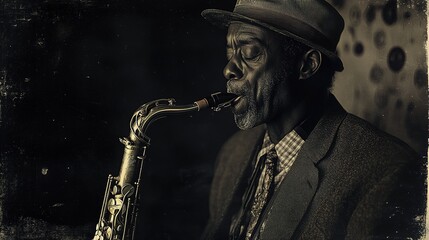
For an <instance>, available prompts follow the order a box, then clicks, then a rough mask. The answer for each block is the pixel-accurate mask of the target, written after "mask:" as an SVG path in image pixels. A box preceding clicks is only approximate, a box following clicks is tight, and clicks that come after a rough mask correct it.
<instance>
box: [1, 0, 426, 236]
mask: <svg viewBox="0 0 429 240" xmlns="http://www.w3.org/2000/svg"><path fill="white" fill-rule="evenodd" d="M330 2H331V3H332V4H333V5H334V6H335V7H336V8H337V9H338V10H339V11H340V13H341V14H342V16H343V17H344V19H345V22H346V27H345V30H344V33H343V36H342V39H341V41H340V43H339V45H338V52H339V55H340V57H341V58H342V60H343V62H344V65H345V70H344V71H343V72H341V73H338V74H337V75H336V80H335V85H334V88H333V92H334V94H335V95H336V96H337V97H338V99H339V100H340V102H341V103H342V104H343V106H344V107H345V108H346V109H347V110H348V111H350V112H352V113H354V114H356V115H358V116H360V117H362V118H364V119H367V120H368V121H370V122H371V123H373V124H374V125H375V126H377V127H379V128H380V129H383V130H385V131H387V132H389V133H391V134H393V135H395V136H397V137H399V138H401V139H402V140H404V141H405V142H407V143H408V144H409V145H410V146H412V147H413V148H414V149H415V150H416V151H417V152H418V153H420V155H421V156H425V154H426V152H427V78H428V77H427V67H426V66H427V64H426V57H425V56H426V55H425V54H426V51H425V41H426V37H427V36H426V14H425V13H426V2H425V1H423V0H397V1H395V0H371V1H366V0H365V1H351V0H348V1H347V0H342V1H341V0H332V1H330ZM0 4H1V5H0V6H1V10H0V11H1V13H0V22H1V24H0V28H1V31H0V40H1V41H0V57H1V60H0V131H1V132H0V154H1V155H0V158H1V159H0V222H1V227H0V239H90V238H92V235H93V232H94V230H95V224H96V221H97V220H98V215H99V211H100V208H101V201H102V196H103V192H104V187H105V182H106V177H107V175H108V174H109V173H112V174H117V173H118V171H119V165H120V159H121V155H122V151H123V148H122V145H121V144H120V143H119V141H118V138H119V137H122V136H126V135H127V134H128V121H129V118H130V117H131V114H132V113H133V111H134V110H135V109H136V108H137V107H138V106H139V105H141V104H143V103H145V102H148V101H150V100H154V99H158V98H166V97H174V98H175V99H176V100H177V103H178V104H187V103H190V102H193V101H194V100H196V99H198V98H200V97H203V96H205V95H207V94H210V93H212V92H216V91H223V90H225V86H224V85H225V81H224V79H223V76H222V68H223V65H224V64H225V62H226V59H225V56H224V55H225V53H224V45H225V40H224V35H225V32H224V31H222V30H218V29H216V28H214V27H212V26H211V25H210V24H209V23H207V22H205V21H204V20H203V19H202V18H201V17H200V12H201V11H202V10H203V9H206V8H222V9H232V8H233V6H234V2H233V1H228V2H225V1H222V2H220V1H214V0H204V1H202V0H187V1H180V2H179V1H173V0H166V1H156V0H151V1H131V0H125V1H119V0H118V1H113V0H110V1H98V0H69V1H66V0H62V1H61V0H60V1H50V0H44V1H42V0H40V1H33V0H31V1H30V0H7V1H6V0H3V1H0ZM235 131H237V130H236V127H235V126H234V123H233V118H232V115H231V113H229V112H228V111H224V112H218V113H214V112H209V111H207V112H201V113H198V114H192V115H184V116H178V117H174V118H167V119H163V120H160V121H159V122H157V123H156V124H154V125H153V127H151V129H150V131H149V136H150V137H151V138H152V145H151V147H150V149H149V153H148V155H149V159H148V160H147V162H146V164H145V169H144V176H143V191H142V211H141V213H142V214H141V217H140V219H139V228H138V236H139V238H138V239H197V238H198V236H199V235H200V233H201V231H202V229H203V227H204V224H205V222H206V220H207V217H208V208H207V204H208V203H207V201H208V191H209V186H210V181H211V176H212V171H213V164H214V160H215V157H216V153H217V151H218V150H219V148H220V147H221V145H222V143H223V142H224V141H225V140H226V139H227V138H228V137H229V136H230V135H231V134H232V133H233V132H235ZM424 160H425V161H426V158H424Z"/></svg>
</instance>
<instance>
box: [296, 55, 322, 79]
mask: <svg viewBox="0 0 429 240" xmlns="http://www.w3.org/2000/svg"><path fill="white" fill-rule="evenodd" d="M320 65H322V53H320V51H318V50H315V49H310V50H308V51H307V52H306V53H305V54H304V56H303V57H302V61H301V66H300V69H299V79H300V80H301V79H303V80H304V79H308V78H310V77H311V76H313V75H314V74H315V73H316V72H317V70H319V67H320Z"/></svg>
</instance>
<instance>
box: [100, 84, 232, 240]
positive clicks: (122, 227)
mask: <svg viewBox="0 0 429 240" xmlns="http://www.w3.org/2000/svg"><path fill="white" fill-rule="evenodd" d="M237 97H238V96H237V95H235V94H231V93H221V92H217V93H213V94H211V95H210V96H208V97H206V98H203V99H201V100H198V101H195V102H194V103H193V104H188V105H176V104H175V100H174V99H172V98H169V99H158V100H155V101H151V102H148V103H146V104H143V105H142V106H140V107H139V108H138V109H137V110H136V111H135V112H134V114H133V116H132V117H131V120H130V135H129V136H128V137H124V138H120V142H121V143H122V144H123V145H124V154H123V157H122V162H121V168H120V170H119V175H118V176H117V177H113V176H112V175H109V177H108V180H107V185H106V190H105V193H104V199H103V204H102V207H101V213H100V217H99V221H98V224H97V225H96V232H95V235H94V238H93V239H94V240H132V239H134V234H135V229H136V223H137V215H138V213H139V202H140V187H141V177H142V169H143V162H144V159H145V158H146V149H147V147H149V145H150V138H149V137H148V136H146V131H147V129H148V128H149V126H150V124H151V123H152V122H155V121H156V120H158V119H161V118H164V117H166V116H169V115H177V114H185V113H189V112H195V111H200V110H202V109H206V108H211V109H213V110H214V111H220V110H222V109H223V108H227V107H229V106H231V104H232V102H233V101H234V100H235V99H237Z"/></svg>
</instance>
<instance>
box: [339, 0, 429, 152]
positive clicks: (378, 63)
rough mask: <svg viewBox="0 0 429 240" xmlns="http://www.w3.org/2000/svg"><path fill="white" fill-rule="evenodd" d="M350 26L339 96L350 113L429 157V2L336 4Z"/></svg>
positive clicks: (382, 0) (376, 0) (342, 52)
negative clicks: (428, 7)
mask: <svg viewBox="0 0 429 240" xmlns="http://www.w3.org/2000/svg"><path fill="white" fill-rule="evenodd" d="M331 3H333V4H334V6H336V8H337V9H338V10H339V11H340V13H341V15H342V16H343V18H344V20H345V24H346V26H345V31H344V32H343V35H342V37H341V40H340V43H339V45H338V48H337V49H338V52H339V54H340V56H341V59H342V60H343V62H344V65H345V70H344V71H343V72H342V73H339V74H337V76H336V82H335V86H334V93H335V95H336V96H337V97H338V99H339V100H340V102H341V103H342V104H343V106H344V107H345V108H346V109H347V110H348V111H350V112H352V113H354V114H356V115H358V116H360V117H362V118H364V119H366V120H368V121H370V122H371V123H373V124H374V125H375V126H377V127H378V128H380V129H382V130H384V131H386V132H388V133H390V134H393V135H395V136H397V137H398V138H400V139H402V140H403V141H405V142H407V143H408V144H409V145H410V146H412V147H413V148H414V149H415V150H416V151H418V152H419V153H421V154H422V155H423V154H425V153H426V152H427V82H428V75H427V64H426V48H425V44H426V35H427V34H426V1H422V0H397V1H395V0H374V1H346V0H342V1H341V0H332V1H331Z"/></svg>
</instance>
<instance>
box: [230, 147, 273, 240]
mask: <svg viewBox="0 0 429 240" xmlns="http://www.w3.org/2000/svg"><path fill="white" fill-rule="evenodd" d="M277 161H278V157H277V154H276V150H275V149H274V148H272V149H271V150H270V151H268V153H267V154H265V155H263V156H262V157H261V158H260V159H259V162H258V166H256V170H255V172H254V174H253V175H252V178H251V181H250V185H249V187H248V189H247V191H246V193H245V195H244V197H243V211H242V212H241V214H239V215H242V216H241V217H240V218H238V219H237V220H238V222H237V225H236V228H235V234H234V235H235V237H233V238H232V239H246V240H247V239H251V238H252V237H253V236H254V235H257V233H256V232H255V230H256V229H257V228H258V225H259V224H260V221H261V220H262V219H260V218H261V214H262V213H263V212H264V210H265V207H266V205H267V203H268V201H269V199H270V197H271V195H272V193H273V192H274V188H275V184H274V177H275V175H276V173H277ZM240 219H241V220H240Z"/></svg>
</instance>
